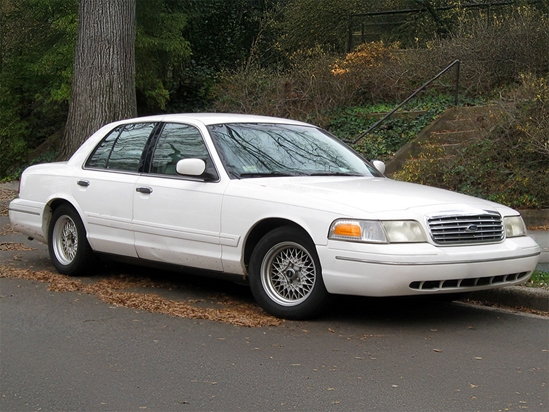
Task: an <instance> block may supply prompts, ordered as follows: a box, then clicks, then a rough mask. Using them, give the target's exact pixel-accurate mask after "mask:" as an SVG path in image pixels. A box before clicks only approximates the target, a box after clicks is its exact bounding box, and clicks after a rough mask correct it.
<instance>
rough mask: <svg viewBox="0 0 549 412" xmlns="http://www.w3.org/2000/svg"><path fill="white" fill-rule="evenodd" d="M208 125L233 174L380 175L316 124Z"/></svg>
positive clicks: (235, 175) (222, 156)
mask: <svg viewBox="0 0 549 412" xmlns="http://www.w3.org/2000/svg"><path fill="white" fill-rule="evenodd" d="M208 129H209V131H210V134H211V135H212V138H213V141H214V144H215V145H216V148H217V151H218V153H219V155H220V156H221V158H222V160H223V163H224V165H225V167H226V169H227V172H228V173H229V175H230V176H231V177H233V178H237V179H241V178H248V177H264V176H319V175H342V176H381V175H380V174H379V172H377V170H376V169H375V168H374V167H373V166H371V165H369V164H368V163H367V162H365V161H364V160H363V159H362V158H361V157H360V156H358V155H357V154H356V153H355V152H353V151H352V150H350V149H349V148H348V147H347V146H345V145H343V144H341V143H340V142H339V141H337V139H335V138H334V137H332V136H330V135H329V134H328V133H327V132H325V131H323V130H321V129H318V128H316V127H312V126H301V125H299V126H298V125H286V124H251V123H250V124H244V123H234V124H223V125H213V126H209V127H208Z"/></svg>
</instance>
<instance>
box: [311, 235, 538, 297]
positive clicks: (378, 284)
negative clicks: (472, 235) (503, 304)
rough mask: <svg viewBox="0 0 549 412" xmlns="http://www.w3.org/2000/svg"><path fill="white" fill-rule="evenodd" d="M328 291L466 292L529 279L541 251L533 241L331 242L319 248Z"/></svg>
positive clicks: (367, 293) (379, 293) (362, 293)
mask: <svg viewBox="0 0 549 412" xmlns="http://www.w3.org/2000/svg"><path fill="white" fill-rule="evenodd" d="M317 250H318V254H319V258H320V263H321V266H322V274H323V279H324V283H325V285H326V289H327V290H328V292H330V293H336V294H346V295H360V296H404V295H422V294H435V293H452V292H465V291H475V290H483V289H491V288H497V287H503V286H509V285H516V284H520V283H523V282H525V281H526V280H528V279H529V277H530V276H531V274H532V272H533V271H534V269H535V268H536V264H537V262H538V260H539V255H540V253H541V248H540V247H539V246H538V245H537V243H536V242H534V241H533V240H532V239H531V238H529V237H526V236H524V237H517V238H511V239H506V240H505V241H504V242H501V243H497V244H486V245H472V246H453V247H437V246H435V245H432V244H429V243H417V244H390V245H372V244H361V243H351V242H338V241H329V242H328V244H327V245H326V246H317Z"/></svg>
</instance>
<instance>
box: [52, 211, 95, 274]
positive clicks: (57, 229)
mask: <svg viewBox="0 0 549 412" xmlns="http://www.w3.org/2000/svg"><path fill="white" fill-rule="evenodd" d="M48 250H49V254H50V259H51V260H52V263H53V265H54V266H55V268H56V269H57V271H58V272H59V273H62V274H65V275H69V276H78V275H82V274H84V273H87V272H88V271H89V270H90V269H91V267H92V263H93V262H94V254H93V250H92V249H91V247H90V244H89V243H88V239H87V236H86V229H85V228H84V225H83V223H82V219H81V218H80V216H79V215H78V213H77V212H76V210H75V209H74V208H72V207H71V206H69V205H61V206H59V207H58V208H57V209H55V211H54V212H53V214H52V218H51V222H50V226H49V228H48Z"/></svg>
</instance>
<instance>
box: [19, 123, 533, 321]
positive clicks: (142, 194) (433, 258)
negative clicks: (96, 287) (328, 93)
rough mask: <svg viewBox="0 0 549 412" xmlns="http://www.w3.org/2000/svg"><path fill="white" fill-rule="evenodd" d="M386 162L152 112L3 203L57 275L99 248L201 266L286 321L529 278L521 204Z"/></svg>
mask: <svg viewBox="0 0 549 412" xmlns="http://www.w3.org/2000/svg"><path fill="white" fill-rule="evenodd" d="M383 171H384V165H383V163H382V162H373V163H371V162H369V161H367V160H365V159H363V158H362V157H361V156H359V155H358V154H357V153H355V152H354V151H353V150H351V149H350V148H349V147H347V146H346V145H345V144H343V143H342V142H340V141H339V140H338V139H336V138H334V137H333V136H331V135H330V134H329V133H328V132H326V131H324V130H322V129H320V128H318V127H315V126H313V125H310V124H306V123H302V122H297V121H292V120H288V119H279V118H271V117H263V116H252V115H235V114H179V115H159V116H153V117H144V118H137V119H129V120H124V121H119V122H116V123H112V124H108V125H106V126H104V127H103V128H101V129H100V130H99V131H97V132H96V133H95V134H93V135H92V136H91V137H90V138H89V139H88V140H87V141H86V142H85V143H84V144H83V145H82V146H81V147H80V148H79V149H78V150H77V151H76V153H75V154H74V155H73V156H72V157H71V158H70V159H69V160H68V161H67V162H58V163H50V164H42V165H35V166H31V167H29V168H27V169H26V170H25V171H24V173H23V175H22V177H21V182H20V192H19V196H18V198H16V199H14V200H13V201H12V202H11V204H10V206H9V215H10V219H11V222H12V225H13V227H14V228H15V229H16V230H18V231H20V232H22V233H24V234H26V235H28V236H29V237H31V238H35V239H37V240H39V241H41V242H45V243H47V244H48V247H49V253H50V257H51V260H52V262H53V264H54V266H55V268H56V269H57V270H58V271H59V272H60V273H63V274H66V275H70V276H76V275H81V274H83V273H85V272H86V271H88V270H89V268H90V267H92V263H93V262H94V260H95V259H96V257H97V256H98V255H118V256H123V257H126V258H135V259H136V260H137V261H141V262H145V261H146V262H159V263H163V264H170V265H174V267H175V268H181V273H185V271H184V268H185V267H188V268H199V269H206V270H208V271H215V272H219V273H222V274H225V275H235V276H238V277H240V278H244V279H246V280H247V281H248V282H249V285H250V288H251V291H252V294H253V296H254V297H255V299H256V300H257V302H258V304H259V305H260V306H261V307H262V308H264V309H265V310H266V311H267V312H269V313H271V314H273V315H275V316H279V317H283V318H293V319H300V318H301V319H303V318H309V317H312V316H315V315H318V314H319V313H320V312H322V310H324V309H326V307H327V301H328V299H329V297H330V296H331V295H332V294H347V295H362V296H402V295H427V294H441V293H454V292H464V291H475V290H481V289H489V288H498V287H503V286H507V285H516V284H520V283H523V282H525V281H526V280H528V278H529V277H530V275H531V274H532V271H533V270H534V269H535V267H536V263H537V261H538V259H539V254H540V248H539V246H538V245H537V244H536V243H535V242H534V241H533V240H532V239H531V238H529V237H528V236H526V229H525V226H524V223H523V221H522V218H521V216H520V215H519V213H518V212H516V211H515V210H512V209H510V208H508V207H506V206H503V205H500V204H496V203H492V202H488V201H485V200H482V199H478V198H474V197H469V196H465V195H462V194H458V193H453V192H449V191H445V190H441V189H435V188H432V187H426V186H420V185H416V184H411V183H404V182H398V181H394V180H391V179H389V178H387V177H385V176H384V175H383ZM212 273H213V272H212Z"/></svg>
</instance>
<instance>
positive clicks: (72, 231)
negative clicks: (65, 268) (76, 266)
mask: <svg viewBox="0 0 549 412" xmlns="http://www.w3.org/2000/svg"><path fill="white" fill-rule="evenodd" d="M52 240H53V245H52V246H53V250H54V253H55V256H56V257H57V259H58V260H59V262H60V263H61V264H63V265H69V264H71V263H72V262H73V261H74V258H75V257H76V252H77V251H78V231H77V229H76V224H75V223H74V221H73V220H72V219H71V218H70V217H69V216H62V217H61V218H59V219H58V220H57V222H55V226H54V228H53V239H52Z"/></svg>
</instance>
